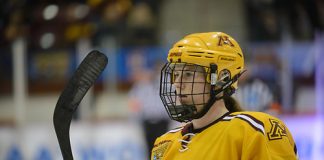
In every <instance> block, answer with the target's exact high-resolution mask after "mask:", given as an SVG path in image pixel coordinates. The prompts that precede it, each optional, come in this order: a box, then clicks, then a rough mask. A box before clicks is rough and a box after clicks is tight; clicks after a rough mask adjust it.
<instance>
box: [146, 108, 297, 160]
mask: <svg viewBox="0 0 324 160" xmlns="http://www.w3.org/2000/svg"><path fill="white" fill-rule="evenodd" d="M217 159H219V160H225V159H226V160H238V159H241V160H268V159H271V160H293V159H297V148H296V145H295V142H294V140H293V138H292V135H291V133H290V132H289V130H288V128H287V127H286V126H285V124H284V123H283V122H282V121H281V120H279V119H278V118H275V117H273V116H270V115H268V114H265V113H261V112H234V113H226V114H225V115H223V116H222V117H220V118H218V119H217V120H216V121H214V122H213V123H211V124H210V125H208V126H206V127H204V128H201V129H196V130H195V129H193V127H192V124H191V123H188V124H186V125H185V126H183V127H180V128H177V129H174V130H171V131H169V132H168V133H166V134H164V135H162V136H161V137H159V138H157V139H156V141H155V143H154V147H153V149H152V155H151V160H217Z"/></svg>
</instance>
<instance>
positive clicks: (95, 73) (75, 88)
mask: <svg viewBox="0 0 324 160" xmlns="http://www.w3.org/2000/svg"><path fill="white" fill-rule="evenodd" d="M107 63H108V58H107V57H106V56H105V55H104V54H102V53H100V52H99V51H91V52H90V53H89V54H88V55H87V56H86V57H85V58H84V60H83V61H82V62H81V64H80V65H79V67H78V68H77V69H76V71H75V72H74V75H72V77H71V79H70V80H69V82H68V83H67V85H66V87H65V89H64V90H63V92H62V93H61V95H60V97H59V99H58V101H57V103H56V106H55V110H54V115H53V122H54V128H55V132H56V136H57V139H58V142H59V145H60V149H61V152H62V156H63V158H64V160H72V159H73V154H72V149H71V143H70V124H71V120H72V116H73V113H74V112H75V110H76V109H77V107H78V105H79V104H80V102H81V100H82V98H83V97H84V96H85V94H86V93H87V91H88V90H89V88H90V87H91V86H92V85H93V84H94V82H95V81H96V80H97V78H98V77H99V75H100V74H101V72H102V71H103V70H104V68H105V67H106V65H107Z"/></svg>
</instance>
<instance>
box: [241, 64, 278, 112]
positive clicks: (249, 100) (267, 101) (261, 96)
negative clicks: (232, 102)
mask: <svg viewBox="0 0 324 160" xmlns="http://www.w3.org/2000/svg"><path fill="white" fill-rule="evenodd" d="M246 66H247V67H246V68H247V71H246V72H245V73H244V74H243V75H242V76H241V77H240V81H239V89H238V90H237V91H236V94H235V96H236V98H237V100H238V101H239V102H240V103H241V105H242V107H243V108H244V109H245V110H249V111H260V112H266V113H270V114H273V115H277V114H279V113H280V109H281V107H280V104H279V103H278V102H277V99H276V96H275V95H274V91H273V90H272V89H271V88H270V87H269V85H268V84H267V83H265V82H264V81H263V80H261V79H260V78H257V77H255V76H253V75H252V73H253V71H252V70H253V69H252V67H251V66H249V65H246Z"/></svg>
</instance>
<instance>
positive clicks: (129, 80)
mask: <svg viewBox="0 0 324 160" xmlns="http://www.w3.org/2000/svg"><path fill="white" fill-rule="evenodd" d="M0 3H1V5H0V75H1V76H0V159H6V160H7V159H8V160H9V159H60V151H59V148H58V143H57V142H56V137H55V133H54V130H53V127H52V114H53V111H54V107H55V104H56V101H57V99H58V96H59V94H60V92H61V91H62V90H63V89H64V86H65V85H66V83H67V81H68V80H69V78H70V77H71V75H72V74H73V73H74V70H75V69H76V67H77V66H78V64H79V63H80V62H81V60H82V59H83V58H84V57H85V55H86V54H87V53H88V52H89V51H91V50H93V49H96V50H99V51H101V52H103V53H104V54H106V55H107V56H108V57H109V63H108V66H107V68H106V69H105V71H104V73H103V74H102V75H101V76H100V78H99V79H98V81H97V82H96V84H95V85H94V87H93V88H92V89H91V90H90V91H89V92H88V94H87V96H86V97H85V98H84V100H83V102H82V103H81V105H80V107H79V109H78V111H77V113H76V115H75V117H74V121H73V122H72V126H71V127H72V128H71V137H72V139H71V141H72V146H73V147H74V151H75V152H74V154H75V156H76V158H77V159H145V158H147V154H148V151H147V150H146V148H150V147H148V146H150V145H151V141H152V139H154V138H155V137H156V135H161V134H162V133H163V132H165V131H166V130H167V129H168V128H172V127H173V126H175V125H177V124H174V123H171V122H170V121H168V117H167V115H166V114H165V111H164V107H163V105H162V104H161V102H160V101H159V97H158V91H159V84H158V81H159V74H160V73H159V68H160V67H161V65H162V64H163V63H165V61H166V56H167V51H168V49H169V48H170V47H171V45H172V44H173V43H174V42H176V41H177V40H179V39H180V38H182V37H183V36H185V35H187V34H190V33H195V32H207V31H222V32H225V33H228V34H229V35H231V36H233V37H234V38H235V39H236V40H237V41H238V42H239V44H240V45H241V48H242V49H243V53H244V55H245V61H246V69H247V72H246V73H245V74H244V77H242V78H241V81H240V82H239V85H240V88H239V90H238V92H237V93H236V94H235V96H236V98H237V99H238V100H239V101H240V103H241V104H242V106H243V107H244V108H245V109H246V110H255V111H263V112H268V113H270V114H274V115H276V116H279V117H282V118H283V119H284V121H285V122H286V123H287V125H288V127H290V128H291V131H292V134H293V135H294V137H295V139H296V143H297V148H298V149H299V154H300V157H301V159H318V157H322V156H324V155H323V153H324V139H323V138H321V137H323V135H324V128H323V127H322V126H323V124H324V121H323V114H324V112H323V107H324V106H323V104H324V100H323V99H324V65H323V63H322V61H324V47H323V45H324V31H323V29H324V2H323V1H322V0H259V1H257V0H227V1H223V2H220V1H215V0H199V1H196V0H186V1H181V0H70V1H63V0H56V1H50V0H7V1H1V2H0ZM301 126H302V127H301ZM91 131H92V132H91ZM158 131H159V132H158ZM146 140H147V142H148V143H145V141H146Z"/></svg>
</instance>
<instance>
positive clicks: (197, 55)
mask: <svg viewBox="0 0 324 160" xmlns="http://www.w3.org/2000/svg"><path fill="white" fill-rule="evenodd" d="M189 56H192V57H201V55H192V54H191V55H189Z"/></svg>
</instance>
